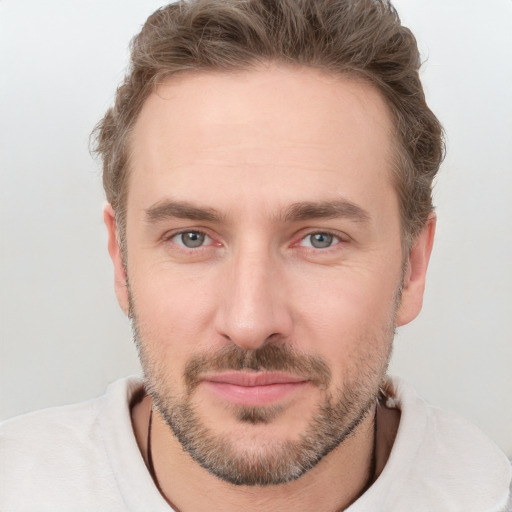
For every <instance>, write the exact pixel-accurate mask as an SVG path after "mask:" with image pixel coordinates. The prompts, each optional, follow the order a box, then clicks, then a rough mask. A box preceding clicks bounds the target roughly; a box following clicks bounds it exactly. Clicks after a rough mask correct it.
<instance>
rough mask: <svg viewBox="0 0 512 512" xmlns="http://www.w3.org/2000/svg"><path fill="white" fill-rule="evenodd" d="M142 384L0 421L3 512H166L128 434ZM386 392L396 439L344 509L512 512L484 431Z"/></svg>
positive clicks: (498, 458) (499, 459) (509, 475)
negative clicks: (374, 475) (396, 412)
mask: <svg viewBox="0 0 512 512" xmlns="http://www.w3.org/2000/svg"><path fill="white" fill-rule="evenodd" d="M141 385H142V384H141V381H140V380H139V379H137V378H133V377H132V378H128V379H123V380H120V381H117V382H115V383H114V384H112V385H111V386H109V388H108V390H107V393H106V394H105V395H104V396H102V397H100V398H97V399H94V400H90V401H88V402H85V403H82V404H77V405H72V406H65V407H58V408H53V409H46V410H42V411H38V412H35V413H31V414H27V415H24V416H20V417H18V418H14V419H11V420H8V421H6V422H4V423H2V424H1V425H0V511H2V512H24V511H30V512H45V511H48V512H79V511H87V512H91V511H94V512H103V511H105V512H117V511H131V512H136V511H137V512H170V510H171V509H170V507H169V505H168V504H167V503H166V501H165V500H164V499H163V498H162V496H161V495H160V494H159V492H158V490H157V488H156V487H155V485H154V483H153V480H152V479H151V476H150V475H149V473H148V471H147V469H146V466H145V464H144V460H143V459H142V456H141V454H140V451H139V449H138V446H137V443H136V440H135V436H134V434H133V430H132V425H131V420H130V405H129V404H130V402H131V399H132V397H133V396H134V394H135V393H137V392H138V391H139V390H140V388H141ZM387 389H391V391H392V393H393V399H392V400H391V401H392V402H394V406H396V407H398V408H399V409H400V410H401V418H400V426H399V429H398V433H397V436H396V439H395V443H394V445H393V449H392V452H391V454H390V457H389V459H388V462H387V464H386V467H385V468H384V470H383V472H382V473H381V475H380V476H379V478H378V479H377V480H376V482H375V483H374V484H373V485H372V486H371V487H370V489H368V491H366V493H364V494H363V495H362V496H361V497H360V498H359V499H358V500H357V501H356V502H355V503H353V504H352V505H351V506H350V507H349V508H348V509H347V512H386V511H390V512H413V511H414V512H427V511H428V512H484V511H485V512H505V511H507V512H508V511H509V510H512V508H510V506H511V504H510V501H509V500H510V495H509V485H510V481H511V479H512V468H511V466H510V463H509V461H508V460H507V458H506V457H505V456H504V455H503V453H501V452H500V450H499V449H498V448H497V447H496V446H495V445H494V444H493V443H492V442H491V441H490V440H488V439H487V438H486V437H485V436H484V434H482V433H481V432H480V431H479V430H478V429H477V428H476V427H474V426H473V425H471V424H470V423H468V422H467V421H466V420H463V419H461V418H459V417H458V416H456V415H453V414H451V413H447V412H445V411H442V410H440V409H437V408H435V407H432V406H430V405H428V404H427V403H426V402H425V401H423V400H422V399H421V398H420V397H418V395H417V394H416V393H415V392H414V391H413V390H412V389H411V388H410V387H409V386H408V385H407V384H405V383H404V382H403V381H401V380H398V379H393V380H392V381H391V383H390V385H389V387H388V388H387ZM388 405H389V404H388ZM391 405H393V404H391ZM507 503H508V505H507Z"/></svg>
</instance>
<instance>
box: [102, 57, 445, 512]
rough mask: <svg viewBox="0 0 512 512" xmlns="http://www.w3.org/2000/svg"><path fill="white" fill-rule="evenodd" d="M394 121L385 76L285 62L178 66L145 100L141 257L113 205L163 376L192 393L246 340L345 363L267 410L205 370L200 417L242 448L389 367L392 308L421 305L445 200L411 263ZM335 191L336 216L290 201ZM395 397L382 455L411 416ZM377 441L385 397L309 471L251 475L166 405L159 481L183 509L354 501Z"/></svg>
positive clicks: (119, 263) (130, 225) (138, 228)
mask: <svg viewBox="0 0 512 512" xmlns="http://www.w3.org/2000/svg"><path fill="white" fill-rule="evenodd" d="M392 132H393V128H392V124H391V120H390V115H389V112H388V109H387V107H386V104H385V102H384V100H383V99H382V98H381V97H380V95H379V93H378V92H377V91H376V90H375V89H373V88H372V87H371V86H369V85H368V84H362V83H358V82H356V81H354V80H350V79H347V78H344V77H332V76H328V75H326V74H322V73H320V72H318V71H315V70H311V69H297V68H288V67H284V66H268V67H266V68H261V69H257V70H252V71H245V72H237V73H213V72H205V73H194V74H192V73H191V74H185V75H182V76H180V77H174V78H172V79H170V80H168V81H167V82H165V83H164V84H161V85H160V86H159V87H158V89H157V90H156V91H155V92H154V93H153V94H152V95H151V96H150V97H149V98H148V99H147V100H146V102H145V104H144V106H143V109H142V111H141V113H140V116H139V118H138V120H137V122H136V125H135V129H134V133H133V137H132V147H131V149H132V160H131V175H130V178H129V184H128V187H129V189H128V198H127V225H126V236H127V255H126V258H125V259H126V261H125V265H124V264H123V259H122V255H121V252H120V248H119V244H118V242H117V230H116V224H115V219H114V212H113V211H112V208H111V207H109V206H107V207H106V208H105V212H104V216H105V222H106V225H107V229H108V232H109V252H110V255H111V257H112V261H113V263H114V270H115V286H116V293H117V297H118V300H119V303H120V305H121V307H122V309H123V310H124V311H125V312H126V313H127V314H128V313H129V310H130V298H129V290H128V287H127V284H126V283H127V278H128V279H129V283H130V290H131V293H132V297H131V300H132V306H133V305H134V307H135V313H136V317H137V323H138V329H139V331H140V335H141V338H140V340H139V341H140V343H141V345H142V346H141V349H142V351H143V352H144V354H145V357H146V358H147V359H148V360H150V362H151V365H152V370H154V371H156V373H158V379H160V380H159V383H160V384H161V386H162V389H163V390H165V392H169V393H170V392H171V391H170V390H172V391H173V392H175V393H176V394H177V396H183V395H184V394H185V382H184V379H183V377H182V374H183V370H184V368H185V367H186V364H187V362H188V361H189V360H190V358H192V357H194V356H196V355H198V354H205V353H216V352H218V351H219V350H222V349H223V348H225V347H227V346H230V345H236V346H238V347H241V348H243V349H245V350H256V349H258V348H261V347H263V346H265V345H267V344H271V343H279V344H284V345H286V346H288V347H290V348H292V349H293V350H296V351H298V352H300V353H302V354H307V355H311V356H314V357H319V358H321V359H322V360H323V361H324V362H325V363H326V364H327V366H328V367H329V369H330V372H331V377H332V378H331V381H330V383H329V386H328V388H327V389H320V388H319V387H317V386H315V385H312V384H311V383H306V384H305V385H303V386H300V388H299V387H298V388H297V389H295V388H294V390H293V391H292V392H291V393H288V394H286V393H285V394H283V395H282V396H279V397H278V398H277V400H275V401H273V402H271V405H272V404H274V405H275V404H277V405H279V406H280V413H279V415H278V416H277V417H276V419H275V420H274V421H271V422H269V423H266V424H258V425H249V424H246V423H241V422H240V421H239V420H238V419H237V416H236V414H234V411H235V409H236V407H235V406H234V405H233V404H232V402H231V401H230V400H229V399H225V398H223V397H220V396H219V394H218V393H216V392H215V391H212V389H211V388H210V387H209V386H208V385H206V384H205V383H202V384H200V385H199V386H198V387H197V388H196V389H195V391H194V393H193V395H192V398H191V400H192V402H193V404H194V405H195V407H196V410H197V411H198V415H199V419H200V420H201V421H202V422H203V423H204V424H206V425H207V426H208V428H209V429H210V430H211V431H212V432H214V433H215V434H218V435H221V434H222V433H226V432H229V436H230V440H231V442H232V446H233V449H234V450H235V451H239V452H241V453H251V450H253V449H255V447H258V446H260V447H261V446H270V447H271V449H273V448H272V447H278V446H280V445H281V444H282V443H284V442H285V441H288V440H297V439H298V438H299V437H300V435H301V433H303V432H304V430H305V429H306V428H307V427H308V425H309V424H310V422H311V420H312V417H313V416H314V414H315V412H316V411H317V409H318V406H319V404H321V403H322V402H323V401H324V400H325V397H326V396H327V394H328V393H329V392H333V391H334V390H338V391H339V390H341V391H344V390H345V388H346V386H347V382H352V381H354V380H357V379H360V380H364V379H366V380H370V381H372V379H373V380H375V381H376V382H377V381H378V378H379V372H384V371H385V368H386V365H387V360H388V356H389V351H390V345H391V340H392V335H393V332H392V330H393V327H394V325H392V324H396V325H397V326H399V325H403V324H406V323H408V322H409V321H411V320H412V319H413V318H415V317H416V316H417V314H418V313H419V311H420V309H421V304H422V296H423V290H424V285H425V274H426V270H427V264H428V259H429V256H430V252H431V248H432V242H433V235H434V229H435V218H434V217H433V216H432V217H431V218H430V219H429V221H428V222H427V223H426V225H425V227H424V229H423V231H422V232H421V233H420V234H419V236H418V237H417V239H416V240H415V243H414V245H413V247H412V250H411V253H410V257H408V258H407V260H406V264H405V270H404V260H403V255H402V251H401V229H400V221H399V210H398V200H397V195H396V193H395V190H394V188H393V186H392V183H391V171H390V168H391V154H392V152H391V148H392V144H393V138H392ZM171 202H172V204H173V205H174V206H175V205H176V203H179V204H180V205H181V206H182V205H183V202H186V203H187V205H188V206H190V205H193V206H194V207H195V208H199V209H202V210H205V209H206V210H207V211H208V212H210V213H211V212H215V216H214V217H211V218H205V216H204V215H203V218H202V219H197V218H192V214H191V213H190V209H189V210H187V212H186V215H185V216H184V218H181V215H182V213H183V212H182V213H181V214H180V215H179V216H176V215H175V214H176V211H177V210H176V208H175V207H173V208H172V209H169V208H168V207H164V208H163V209H162V208H161V207H162V205H169V203H171ZM326 202H329V204H332V203H336V204H337V205H338V206H339V205H340V204H341V205H342V206H343V208H341V209H340V208H338V211H337V213H336V215H331V216H329V217H325V218H322V217H318V215H316V216H311V215H308V214H307V212H304V211H303V212H302V216H299V217H297V215H295V216H294V215H290V211H291V207H292V205H295V204H297V203H307V204H309V205H311V204H313V205H318V204H325V203H326ZM347 204H349V205H351V208H348V209H347V208H346V205H347ZM159 207H160V210H158V208H159ZM352 207H355V210H354V208H352ZM171 210H172V212H173V213H174V215H173V216H171V215H169V212H170V211H171ZM303 210H304V209H303ZM292 211H293V209H292ZM354 211H357V212H358V214H357V215H355V214H354ZM151 212H152V213H153V214H155V212H157V214H155V215H153V216H152V215H151ZM162 212H164V213H163V214H162ZM286 212H287V213H288V215H286V214H285V213H286ZM317 213H318V212H317ZM181 230H185V231H187V230H188V231H193V232H202V233H206V235H207V237H206V238H205V244H204V245H202V246H200V247H197V248H194V249H190V248H186V247H184V246H183V244H182V239H181V238H180V235H179V234H178V233H180V232H181ZM313 233H329V234H332V235H334V236H333V239H332V244H331V245H330V246H329V247H326V248H315V247H313V246H312V239H311V234H313ZM126 274H128V276H127V275H126ZM401 285H402V293H401V301H400V304H399V305H397V304H396V300H397V294H398V290H399V288H400V286H401ZM361 361H363V362H364V363H365V364H361ZM366 362H367V363H368V364H367V366H368V367H371V369H372V372H373V373H371V375H370V376H367V375H363V372H364V370H363V367H364V366H365V365H366ZM344 386H345V388H344ZM150 406H151V399H150V398H149V397H146V398H145V399H144V400H142V401H141V402H140V403H139V404H137V405H136V406H135V407H134V409H133V415H132V420H133V424H134V431H135V434H136V437H137V439H138V442H139V446H140V447H141V452H142V454H143V456H144V457H146V456H147V454H146V446H145V443H146V441H145V436H146V433H147V424H148V415H149V410H150ZM263 407H265V404H264V405H263ZM379 414H380V415H381V417H382V418H383V420H382V421H380V420H379V438H380V437H382V436H384V438H383V439H382V442H379V443H378V445H377V446H378V461H377V466H378V467H377V473H378V472H380V471H381V470H382V467H383V465H384V463H385V460H386V458H387V455H388V454H389V449H390V447H391V444H392V441H391V442H390V441H389V440H390V439H392V436H393V434H394V432H395V431H396V424H397V418H396V416H394V415H393V414H389V413H382V412H381V413H379ZM372 451H373V414H369V415H367V416H366V417H365V418H364V419H363V421H362V422H361V423H360V424H359V426H358V427H357V428H356V430H355V431H354V433H353V434H352V435H351V436H350V437H348V438H347V439H346V440H345V441H344V442H343V443H341V444H340V445H339V446H338V447H337V448H336V449H334V450H333V451H331V452H330V453H329V454H328V455H326V456H325V457H324V458H323V459H322V460H321V461H320V462H319V463H318V464H317V465H316V466H315V467H314V468H313V469H311V470H309V471H308V472H307V473H306V474H305V475H303V476H302V477H301V478H299V479H298V480H295V481H292V482H289V483H286V484H281V485H274V486H265V487H250V486H233V485H232V484H230V483H227V482H225V481H223V480H221V479H219V478H217V477H216V476H213V475H211V474H210V473H208V472H207V471H206V470H205V469H203V468H202V467H201V466H199V465H198V464H197V463H196V462H195V461H194V460H192V459H191V458H190V456H189V455H188V454H187V453H186V452H184V451H183V450H182V448H181V445H180V444H179V442H178V441H177V439H176V438H175V437H174V435H173V434H172V432H171V431H170V429H169V427H168V426H167V424H166V423H165V421H164V420H163V418H162V417H161V415H160V414H159V413H158V412H156V413H154V418H153V437H152V452H153V457H154V463H155V468H156V470H157V474H158V480H159V484H160V487H161V490H162V493H163V494H164V496H165V497H166V498H167V499H168V500H169V501H170V502H172V503H173V504H174V505H175V506H177V507H178V508H179V509H180V510H181V511H182V512H186V511H193V510H211V511H214V510H223V511H230V510H240V509H243V510H265V509H269V507H270V508H271V509H272V510H273V511H278V510H279V511H286V510H294V511H295V512H297V511H301V510H326V511H328V510H340V509H342V508H345V507H346V506H347V505H348V504H350V503H351V502H352V501H353V500H354V499H356V498H357V496H358V495H359V494H360V493H361V491H362V490H363V488H364V486H365V484H366V483H367V480H368V470H369V466H370V462H371V456H372ZM333 489H336V492H333ZM320 504H321V505H320Z"/></svg>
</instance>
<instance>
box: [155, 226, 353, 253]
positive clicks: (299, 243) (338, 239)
mask: <svg viewBox="0 0 512 512" xmlns="http://www.w3.org/2000/svg"><path fill="white" fill-rule="evenodd" d="M188 233H190V234H192V233H193V234H196V235H199V236H203V237H204V238H205V239H206V240H209V241H210V242H209V243H206V244H204V243H202V244H201V245H198V246H197V247H187V246H186V245H185V244H184V243H179V242H177V241H176V239H177V238H178V237H180V236H183V235H185V234H188ZM314 235H325V236H328V237H332V238H333V242H332V244H331V245H328V246H327V247H314V246H311V245H309V246H308V245H302V242H304V241H305V240H307V239H308V237H312V236H314ZM164 241H165V242H173V243H174V244H175V245H176V246H178V247H179V248H180V250H183V251H197V250H199V249H204V248H206V247H209V246H211V245H219V246H220V245H221V244H220V243H219V242H215V239H214V238H213V237H212V236H211V235H209V234H208V232H206V231H205V230H201V229H183V230H181V231H177V232H173V233H171V234H169V235H168V236H165V237H164ZM345 241H346V239H345V238H344V237H343V236H341V234H340V233H337V232H333V231H329V230H319V231H310V232H309V233H306V234H304V235H303V236H301V237H300V239H299V240H298V241H297V242H294V243H293V244H292V247H303V248H304V249H305V250H310V251H315V252H316V251H321V252H327V251H329V250H330V249H334V248H335V247H336V246H338V245H339V244H340V243H343V242H345Z"/></svg>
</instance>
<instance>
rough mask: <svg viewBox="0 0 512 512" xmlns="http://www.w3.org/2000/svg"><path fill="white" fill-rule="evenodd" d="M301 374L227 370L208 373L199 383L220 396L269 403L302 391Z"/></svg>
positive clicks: (304, 381) (304, 382) (233, 400)
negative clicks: (209, 374)
mask: <svg viewBox="0 0 512 512" xmlns="http://www.w3.org/2000/svg"><path fill="white" fill-rule="evenodd" d="M308 382H309V381H308V380H307V379H305V378H304V377H298V376H294V375H289V374H286V373H282V372H263V373H261V372H258V373H248V372H227V373H222V374H216V375H211V376H207V377H205V378H204V379H203V380H202V383H203V384H205V386H206V387H207V388H208V389H209V390H210V391H212V392H213V393H214V394H216V395H217V396H219V397H220V398H222V399H224V400H227V401H229V402H231V403H233V404H237V405H245V406H262V405H270V404H272V403H276V402H279V401H282V400H284V399H286V398H288V397H289V396H291V395H292V394H294V393H296V392H298V391H300V390H302V389H303V388H304V386H306V385H307V384H308Z"/></svg>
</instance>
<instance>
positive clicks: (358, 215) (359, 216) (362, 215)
mask: <svg viewBox="0 0 512 512" xmlns="http://www.w3.org/2000/svg"><path fill="white" fill-rule="evenodd" d="M283 217H284V219H285V220H286V221H303V220H309V219H335V218H346V219H349V220H353V221H355V222H368V221H369V220H370V214H369V213H368V212H367V211H366V210H364V209H363V208H361V207H360V206H357V205H356V204H354V203H352V202H350V201H347V200H345V199H339V200H335V201H322V202H319V203H316V202H314V203H313V202H301V203H293V204H292V205H290V206H289V207H288V208H287V209H286V210H285V212H284V215H283Z"/></svg>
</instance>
